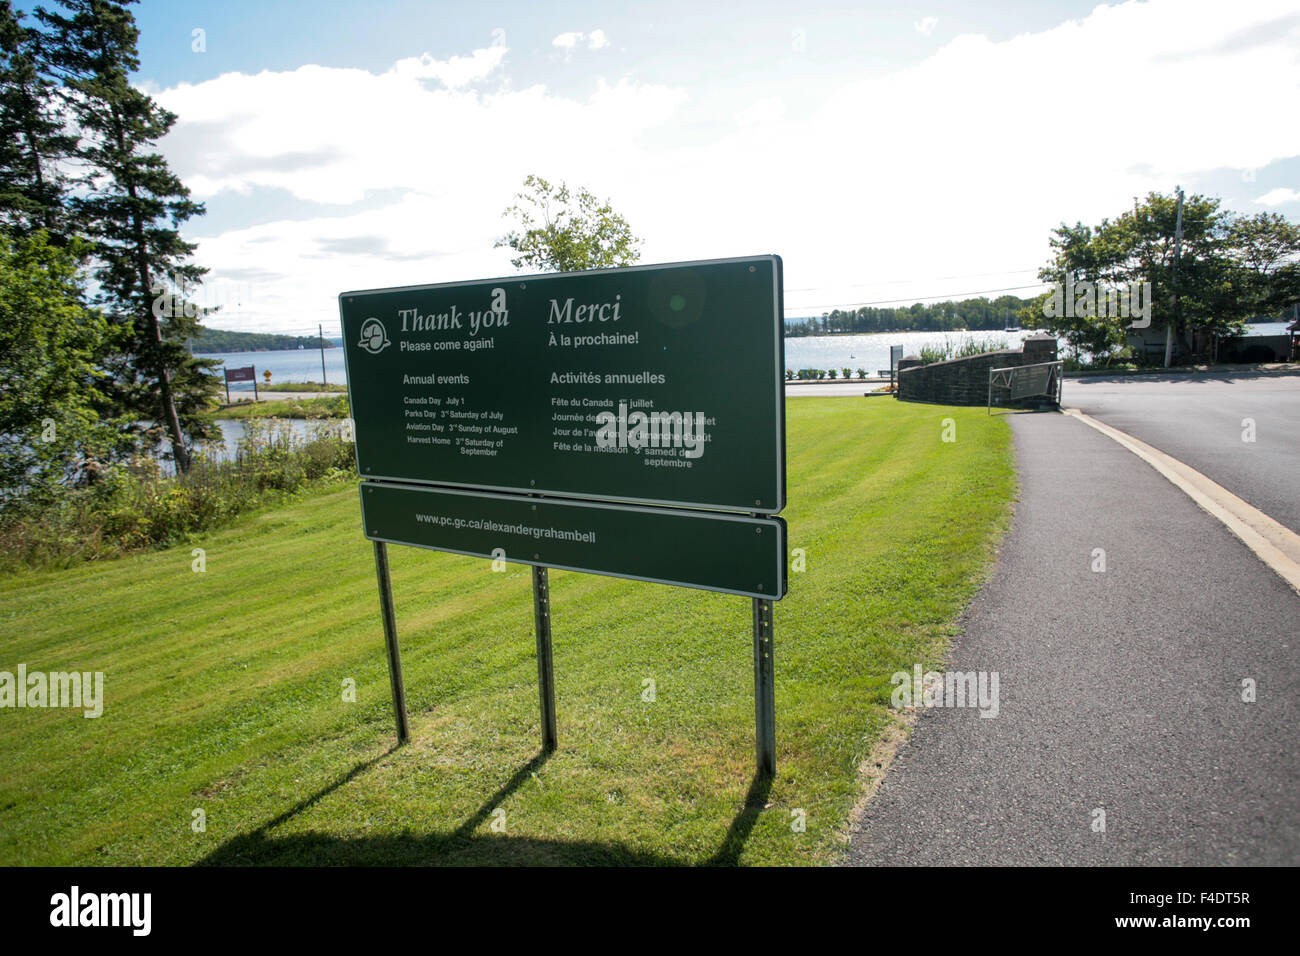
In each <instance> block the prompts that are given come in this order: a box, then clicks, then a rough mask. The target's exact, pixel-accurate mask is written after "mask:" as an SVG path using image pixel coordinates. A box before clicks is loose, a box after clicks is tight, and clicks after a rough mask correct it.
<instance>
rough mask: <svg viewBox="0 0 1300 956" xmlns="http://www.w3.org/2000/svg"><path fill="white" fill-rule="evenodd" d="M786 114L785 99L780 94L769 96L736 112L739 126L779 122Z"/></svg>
mask: <svg viewBox="0 0 1300 956" xmlns="http://www.w3.org/2000/svg"><path fill="white" fill-rule="evenodd" d="M784 116H785V101H784V100H782V99H781V98H780V97H779V96H769V97H765V98H764V99H761V100H758V101H757V102H755V103H753V104H751V105H750V106H747V107H745V108H744V109H743V110H741V111H740V112H739V113H737V114H736V124H737V125H738V126H758V125H760V124H762V123H774V122H778V121H779V120H781V119H782V118H783V117H784Z"/></svg>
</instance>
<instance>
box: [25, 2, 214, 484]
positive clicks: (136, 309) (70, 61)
mask: <svg viewBox="0 0 1300 956" xmlns="http://www.w3.org/2000/svg"><path fill="white" fill-rule="evenodd" d="M134 2H135V0H61V5H62V7H63V8H64V11H65V12H64V13H55V12H51V11H48V10H45V9H43V8H41V9H38V10H37V17H38V18H39V19H40V21H41V23H42V24H43V25H44V26H45V27H46V30H47V37H46V44H47V49H46V55H45V59H46V62H47V63H48V64H49V66H50V68H51V69H52V70H53V71H54V73H55V75H57V76H58V77H59V79H60V80H61V83H62V92H63V95H64V98H65V102H66V110H67V114H68V116H69V119H70V121H71V123H72V124H73V125H74V126H75V127H76V128H77V130H78V131H79V132H80V134H81V138H80V141H79V143H78V146H77V150H76V156H77V158H78V159H79V160H80V161H81V162H82V163H83V164H84V165H85V166H86V167H87V173H88V176H87V187H86V188H85V189H84V190H83V191H81V192H79V193H77V194H75V195H74V196H73V198H72V199H71V200H70V206H71V208H72V211H73V214H74V215H75V217H76V218H77V219H78V221H80V222H82V223H84V224H85V231H86V235H87V236H88V238H89V239H90V240H91V241H92V242H93V244H94V250H95V259H96V269H95V273H94V275H95V279H96V280H97V282H98V286H99V288H98V294H97V303H98V304H99V305H100V307H101V308H102V310H103V311H104V313H105V315H107V316H108V318H109V320H110V321H111V322H112V323H114V324H115V325H116V326H117V327H118V328H119V329H120V331H121V333H122V335H121V341H122V342H123V343H124V344H123V351H122V354H120V355H118V356H116V357H114V358H113V360H112V361H111V362H110V370H111V371H112V373H113V383H112V388H113V398H114V400H115V402H116V403H117V404H118V406H119V407H120V408H122V409H123V410H127V411H130V412H133V413H134V414H136V415H138V416H141V417H148V418H152V419H153V420H154V421H155V422H157V423H158V424H159V425H160V426H161V427H162V429H163V431H164V432H165V433H166V434H167V436H168V438H169V439H170V442H171V447H172V454H173V457H174V459H175V462H176V467H177V468H178V469H179V470H181V471H185V470H188V468H189V464H190V453H189V450H188V442H189V440H191V439H197V438H206V437H208V436H209V435H210V434H211V429H212V425H211V424H210V423H208V422H207V421H206V420H205V418H204V416H203V412H204V410H205V409H206V408H207V407H208V405H209V404H210V403H211V402H212V401H213V400H214V399H215V397H216V394H217V391H218V387H219V386H218V381H217V378H216V376H215V375H210V374H208V372H207V370H208V369H209V368H211V367H213V366H214V365H215V364H216V363H215V362H213V361H211V360H203V359H199V360H196V359H195V358H194V357H193V356H191V355H190V353H189V351H188V349H187V348H186V341H187V339H188V338H189V337H190V336H191V335H194V334H196V330H197V327H198V320H199V318H200V311H201V310H199V309H196V308H194V306H193V305H192V304H191V303H188V302H185V301H184V296H183V290H184V289H185V288H186V287H188V286H190V285H192V284H195V283H197V282H199V281H200V280H201V278H202V276H203V274H204V273H205V272H206V271H207V270H206V269H203V268H200V267H199V266H196V265H194V264H193V262H192V261H191V256H192V255H193V252H194V250H195V248H196V246H195V244H193V243H189V242H185V241H184V240H183V239H182V238H181V236H180V232H179V231H178V227H179V226H180V224H181V223H183V222H185V221H186V220H188V219H190V218H191V217H192V216H195V215H201V214H202V212H203V205H202V203H197V202H194V201H193V200H191V199H190V198H189V196H190V193H189V190H188V189H187V188H186V187H185V185H184V184H183V183H181V181H180V180H179V179H178V178H177V177H176V176H175V174H173V173H172V171H171V169H170V168H169V167H168V165H167V161H166V159H164V158H163V157H162V155H160V154H159V153H157V152H156V151H155V150H154V144H155V143H156V142H157V141H158V140H159V139H160V138H161V137H163V136H165V135H166V134H167V132H168V130H170V129H171V128H172V125H173V124H174V123H175V122H176V115H175V114H174V113H171V112H169V111H167V110H165V109H162V108H161V107H159V106H158V104H156V103H155V102H154V101H153V99H152V98H151V97H150V96H148V95H147V94H146V93H144V92H142V91H141V90H138V89H136V88H135V87H133V86H132V85H131V82H130V79H129V75H130V73H131V72H132V71H134V70H137V69H138V68H139V60H138V59H137V54H136V41H137V38H138V36H139V30H138V29H137V28H136V26H135V19H134V17H133V16H132V15H131V12H130V10H128V9H127V7H128V5H129V4H131V3H134ZM172 288H179V289H181V290H182V294H178V295H173V294H171V293H170V292H169V289H172Z"/></svg>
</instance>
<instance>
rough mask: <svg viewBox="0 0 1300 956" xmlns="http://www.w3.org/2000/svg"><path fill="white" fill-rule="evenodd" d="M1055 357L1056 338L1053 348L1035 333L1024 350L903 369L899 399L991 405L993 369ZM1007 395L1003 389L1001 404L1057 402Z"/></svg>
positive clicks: (1053, 359)
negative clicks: (989, 398)
mask: <svg viewBox="0 0 1300 956" xmlns="http://www.w3.org/2000/svg"><path fill="white" fill-rule="evenodd" d="M1055 360H1056V340H1055V339H1051V340H1050V347H1049V345H1048V344H1047V343H1045V342H1043V341H1041V340H1039V338H1038V337H1037V336H1034V337H1031V338H1029V339H1026V340H1025V349H1024V351H1020V350H1019V349H1005V350H1003V351H1000V352H985V353H983V354H982V355H968V356H966V357H965V358H955V359H949V360H948V361H946V362H933V363H931V364H929V365H918V366H915V367H913V368H906V369H902V370H901V371H900V372H899V373H898V398H900V399H902V400H903V401H906V402H932V403H934V404H937V405H987V404H988V397H989V369H994V368H1009V367H1011V366H1020V365H1037V364H1038V363H1040V362H1052V361H1055ZM899 364H900V365H901V364H902V363H899ZM1006 394H1007V393H1006V390H1005V389H1003V390H1002V399H1001V401H1000V402H998V404H999V405H1002V406H1006V405H1008V404H1013V405H1014V406H1016V407H1021V408H1024V407H1043V406H1047V407H1053V406H1055V404H1056V401H1055V399H1054V398H1052V399H1049V398H1047V397H1045V396H1039V397H1035V398H1027V399H1021V400H1019V401H1017V402H1014V403H1008V401H1007V398H1006ZM995 398H996V396H995Z"/></svg>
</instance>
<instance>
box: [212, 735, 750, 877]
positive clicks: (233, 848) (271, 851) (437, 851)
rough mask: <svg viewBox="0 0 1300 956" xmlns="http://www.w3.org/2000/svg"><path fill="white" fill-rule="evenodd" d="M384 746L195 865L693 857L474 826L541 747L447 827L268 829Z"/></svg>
mask: <svg viewBox="0 0 1300 956" xmlns="http://www.w3.org/2000/svg"><path fill="white" fill-rule="evenodd" d="M395 749H396V748H390V749H389V750H387V751H385V752H384V753H382V754H380V755H379V756H377V757H373V758H371V759H370V760H365V761H362V762H361V763H358V764H357V765H356V766H355V767H353V768H352V769H351V770H349V771H348V772H347V773H346V774H344V775H343V776H341V777H339V778H338V779H337V780H335V781H334V782H333V783H331V784H330V785H329V786H327V787H325V788H323V789H321V790H319V791H317V792H316V793H314V794H312V795H311V796H310V797H308V798H306V799H305V800H303V801H301V802H300V803H298V804H297V805H295V806H294V807H291V808H290V809H288V810H286V811H285V812H284V813H282V814H280V815H279V816H277V817H275V818H273V819H271V820H269V821H267V822H266V823H264V824H263V825H262V826H260V827H258V828H257V829H256V830H254V831H253V832H252V833H246V834H241V835H240V836H237V837H234V838H233V839H231V840H228V841H227V842H226V843H223V844H222V845H221V846H219V847H217V849H215V850H213V851H212V852H211V853H210V854H208V855H207V856H206V857H204V858H203V859H202V860H200V861H198V863H197V864H196V865H197V866H420V865H447V866H457V865H460V866H466V865H468V866H557V865H558V866H568V865H585V866H684V865H692V864H694V863H695V862H696V861H693V860H688V859H678V858H674V857H671V856H664V855H661V854H656V853H646V852H644V851H641V850H637V849H635V848H632V847H628V846H626V845H624V844H621V843H617V842H609V843H603V842H591V841H572V840H547V839H542V838H538V837H516V836H509V835H506V834H497V833H476V832H475V831H476V830H478V828H479V827H481V826H482V825H483V824H484V823H485V822H486V821H487V820H488V819H489V818H490V817H491V816H492V811H493V810H494V809H495V808H497V807H498V806H500V805H501V802H502V801H503V800H505V799H506V798H507V797H509V796H510V795H511V794H512V793H514V792H515V790H517V789H518V788H519V787H520V786H521V785H522V784H524V783H525V782H527V781H528V779H529V778H530V777H531V776H532V775H533V774H534V773H535V772H536V771H538V770H539V769H541V767H542V765H543V764H545V763H546V760H547V757H548V756H549V754H546V753H539V754H537V755H536V756H535V757H533V758H532V759H531V760H529V761H528V762H527V763H526V764H524V765H523V766H521V767H520V768H519V769H518V770H516V771H515V773H514V774H513V775H512V776H511V777H510V779H509V780H507V781H506V782H505V783H504V784H502V786H501V787H500V789H498V790H497V791H496V793H494V794H492V796H491V797H489V798H488V799H487V800H486V801H484V803H483V805H482V806H480V807H479V808H478V810H477V811H476V812H475V813H474V814H473V815H471V816H470V817H468V818H466V819H465V820H464V821H462V822H461V824H460V825H459V826H458V827H456V829H455V830H452V831H450V832H447V833H415V832H410V831H406V832H403V833H389V834H384V835H382V836H374V837H338V836H333V835H331V834H328V833H299V834H293V835H291V836H282V837H280V836H274V835H272V834H273V831H274V830H275V829H276V828H277V827H279V826H281V825H283V824H284V823H287V822H288V821H289V820H292V819H293V818H294V817H296V816H298V815H299V814H301V813H303V812H304V811H306V810H308V809H310V808H311V807H312V806H314V805H315V804H316V803H318V802H320V801H321V800H322V799H324V798H325V797H327V796H329V795H330V794H331V793H333V792H334V791H336V790H338V789H339V788H340V787H343V786H344V785H345V784H348V783H350V782H351V781H353V780H355V779H356V778H358V777H360V776H361V775H362V774H364V773H365V772H366V771H367V770H369V769H370V768H371V767H373V766H375V765H376V764H378V763H380V762H381V761H382V760H384V759H385V758H386V757H388V756H389V755H390V754H392V753H393V751H394V750H395ZM770 790H771V780H770V778H766V777H755V778H754V780H753V781H752V782H751V784H750V787H749V792H748V793H747V794H746V796H745V803H744V806H743V807H742V808H741V811H740V812H739V813H738V814H736V816H735V818H734V819H733V820H732V821H731V824H730V826H729V827H728V828H727V832H726V834H725V835H724V837H723V839H722V842H721V844H720V845H719V847H718V849H717V851H716V852H715V853H714V854H713V856H712V857H710V858H709V859H708V860H705V861H702V862H703V864H704V865H707V866H735V865H736V864H737V863H738V862H739V860H740V853H741V851H742V850H743V849H744V846H745V842H746V840H748V839H749V835H750V833H751V832H752V831H753V829H754V825H755V824H756V823H757V822H758V816H759V814H760V813H762V811H763V808H764V806H765V805H766V803H767V796H768V792H769V791H770Z"/></svg>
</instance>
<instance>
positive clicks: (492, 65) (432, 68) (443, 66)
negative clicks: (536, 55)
mask: <svg viewBox="0 0 1300 956" xmlns="http://www.w3.org/2000/svg"><path fill="white" fill-rule="evenodd" d="M505 55H506V47H505V46H504V45H497V46H491V47H486V48H485V49H482V50H475V51H474V52H473V53H471V54H470V55H469V56H453V57H452V58H451V59H450V60H435V59H434V58H433V57H432V56H430V55H429V54H428V53H425V54H423V55H421V56H419V57H409V58H407V59H405V60H398V61H397V62H396V63H395V64H393V70H392V72H393V73H395V74H396V75H398V76H401V77H412V78H416V79H434V80H438V81H439V82H441V83H442V84H443V85H444V86H447V87H450V88H452V89H455V88H457V87H461V86H465V85H467V84H469V83H472V82H473V81H475V80H481V79H484V78H485V77H487V76H488V75H489V74H490V73H491V72H492V71H493V70H495V69H496V68H497V67H499V66H500V65H501V60H502V59H503V58H504V57H505Z"/></svg>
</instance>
